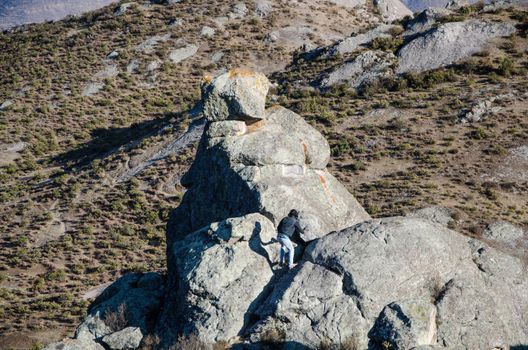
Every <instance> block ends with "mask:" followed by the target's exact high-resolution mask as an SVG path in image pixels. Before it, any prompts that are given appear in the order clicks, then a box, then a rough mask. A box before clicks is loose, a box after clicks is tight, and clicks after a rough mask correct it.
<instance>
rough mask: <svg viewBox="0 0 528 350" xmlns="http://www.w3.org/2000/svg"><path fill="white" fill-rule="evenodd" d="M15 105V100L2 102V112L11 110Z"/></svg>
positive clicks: (0, 106)
mask: <svg viewBox="0 0 528 350" xmlns="http://www.w3.org/2000/svg"><path fill="white" fill-rule="evenodd" d="M14 103H15V101H13V100H6V101H4V102H2V104H1V105H0V111H5V110H7V109H9V107H11V106H12V105H13V104H14Z"/></svg>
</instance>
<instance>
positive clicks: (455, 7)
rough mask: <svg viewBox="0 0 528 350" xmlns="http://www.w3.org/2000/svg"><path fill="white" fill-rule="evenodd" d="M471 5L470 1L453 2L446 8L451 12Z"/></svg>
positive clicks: (453, 0)
mask: <svg viewBox="0 0 528 350" xmlns="http://www.w3.org/2000/svg"><path fill="white" fill-rule="evenodd" d="M469 5H470V3H469V1H468V0H451V1H449V2H448V3H447V4H446V5H445V8H446V9H450V10H458V9H460V8H462V7H465V6H469Z"/></svg>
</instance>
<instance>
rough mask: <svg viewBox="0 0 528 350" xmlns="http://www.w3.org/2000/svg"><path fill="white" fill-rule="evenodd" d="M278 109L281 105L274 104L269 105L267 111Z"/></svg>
mask: <svg viewBox="0 0 528 350" xmlns="http://www.w3.org/2000/svg"><path fill="white" fill-rule="evenodd" d="M280 107H281V105H279V104H277V103H275V104H273V105H271V107H270V108H269V109H277V108H280Z"/></svg>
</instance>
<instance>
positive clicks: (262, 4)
mask: <svg viewBox="0 0 528 350" xmlns="http://www.w3.org/2000/svg"><path fill="white" fill-rule="evenodd" d="M272 12H273V4H272V3H271V1H269V0H255V13H256V14H257V16H259V17H268V16H269V15H271V13H272Z"/></svg>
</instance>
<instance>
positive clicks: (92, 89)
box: [81, 82, 104, 96]
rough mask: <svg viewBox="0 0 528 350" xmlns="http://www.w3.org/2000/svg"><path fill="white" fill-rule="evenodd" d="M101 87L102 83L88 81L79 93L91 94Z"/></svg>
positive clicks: (83, 94)
mask: <svg viewBox="0 0 528 350" xmlns="http://www.w3.org/2000/svg"><path fill="white" fill-rule="evenodd" d="M103 88H104V84H103V83H98V82H93V83H88V84H86V86H85V87H84V90H83V92H82V94H81V95H82V96H92V95H95V94H96V93H98V92H99V91H101V90H102V89H103Z"/></svg>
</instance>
